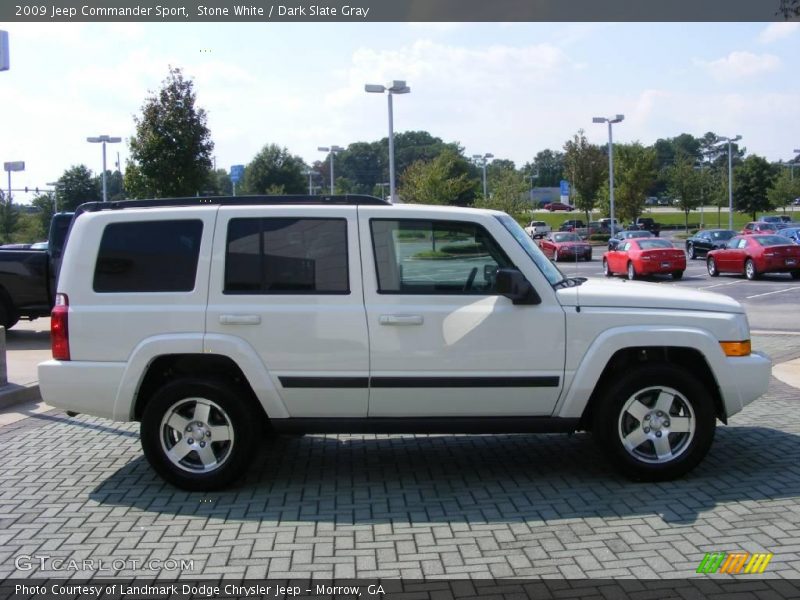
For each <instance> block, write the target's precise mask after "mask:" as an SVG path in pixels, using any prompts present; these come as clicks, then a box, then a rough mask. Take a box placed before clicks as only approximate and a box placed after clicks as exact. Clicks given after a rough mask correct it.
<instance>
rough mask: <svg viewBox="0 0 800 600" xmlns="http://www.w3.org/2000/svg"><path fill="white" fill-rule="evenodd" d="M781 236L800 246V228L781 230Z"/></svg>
mask: <svg viewBox="0 0 800 600" xmlns="http://www.w3.org/2000/svg"><path fill="white" fill-rule="evenodd" d="M780 235H782V236H784V237H788V238H789V239H790V240H792V241H793V242H794V243H795V244H800V227H787V228H786V229H781V232H780Z"/></svg>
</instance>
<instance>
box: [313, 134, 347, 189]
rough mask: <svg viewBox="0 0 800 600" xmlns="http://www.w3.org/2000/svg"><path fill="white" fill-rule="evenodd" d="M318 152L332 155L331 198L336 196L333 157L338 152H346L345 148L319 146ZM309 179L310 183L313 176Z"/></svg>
mask: <svg viewBox="0 0 800 600" xmlns="http://www.w3.org/2000/svg"><path fill="white" fill-rule="evenodd" d="M317 150H319V151H320V152H329V153H330V161H331V196H333V194H334V183H333V181H334V180H333V155H334V154H336V153H337V152H341V151H342V150H344V148H342V147H341V146H336V145H333V146H319V147H318V148H317ZM308 178H309V181H310V180H311V176H310V175H309V176H308Z"/></svg>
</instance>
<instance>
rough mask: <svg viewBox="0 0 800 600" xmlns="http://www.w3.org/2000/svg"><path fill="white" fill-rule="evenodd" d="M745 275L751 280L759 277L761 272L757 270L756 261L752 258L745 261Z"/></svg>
mask: <svg viewBox="0 0 800 600" xmlns="http://www.w3.org/2000/svg"><path fill="white" fill-rule="evenodd" d="M744 276H745V277H747V279H749V280H750V281H753V280H754V279H758V278H759V273H758V271H757V270H756V263H754V262H753V259H752V258H748V259H747V260H746V261H744Z"/></svg>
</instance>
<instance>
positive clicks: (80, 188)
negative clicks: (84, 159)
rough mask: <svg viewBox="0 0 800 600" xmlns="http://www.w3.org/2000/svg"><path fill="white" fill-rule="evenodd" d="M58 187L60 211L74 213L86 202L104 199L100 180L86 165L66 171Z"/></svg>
mask: <svg viewBox="0 0 800 600" xmlns="http://www.w3.org/2000/svg"><path fill="white" fill-rule="evenodd" d="M57 187H58V210H59V211H73V210H75V209H76V208H78V206H80V205H81V204H83V203H84V202H97V201H99V200H102V199H103V197H102V195H101V194H102V193H101V191H100V186H99V184H98V179H97V177H94V176H93V175H92V172H91V171H90V170H89V169H88V168H86V165H75V166H73V167H70V168H69V169H67V170H66V171H64V174H63V175H62V176H61V177H59V178H58V184H57Z"/></svg>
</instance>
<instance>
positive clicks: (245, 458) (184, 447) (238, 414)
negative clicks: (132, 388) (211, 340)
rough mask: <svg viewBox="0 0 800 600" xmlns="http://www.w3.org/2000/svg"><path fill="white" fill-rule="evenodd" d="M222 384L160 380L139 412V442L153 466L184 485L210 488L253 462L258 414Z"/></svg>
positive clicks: (233, 477)
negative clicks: (163, 381)
mask: <svg viewBox="0 0 800 600" xmlns="http://www.w3.org/2000/svg"><path fill="white" fill-rule="evenodd" d="M241 396H242V394H239V393H238V390H234V389H233V388H231V387H230V386H229V385H227V384H226V383H223V382H220V381H214V380H202V379H180V380H177V381H174V382H171V383H168V384H166V385H164V386H163V387H162V388H161V389H159V390H158V391H157V392H156V393H155V394H154V396H153V397H152V398H151V400H150V402H148V404H147V406H146V407H145V409H144V414H143V415H142V425H141V443H142V449H143V450H144V455H145V457H146V458H147V460H148V462H149V463H150V465H151V466H152V467H153V469H154V470H155V471H156V472H157V473H158V474H159V475H161V477H163V478H164V479H165V480H167V481H168V482H169V483H171V484H173V485H175V486H177V487H179V488H182V489H185V490H192V491H197V490H214V489H219V488H222V487H225V486H227V485H229V484H230V483H232V482H233V481H235V480H236V479H238V478H239V477H240V476H241V475H242V474H243V473H244V472H245V470H246V469H247V467H248V465H249V464H250V463H251V462H252V458H253V453H254V452H255V451H256V446H257V440H258V438H259V424H260V422H261V419H260V418H259V415H254V414H252V412H253V411H252V410H250V408H249V404H248V402H247V401H246V398H243V397H241Z"/></svg>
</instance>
